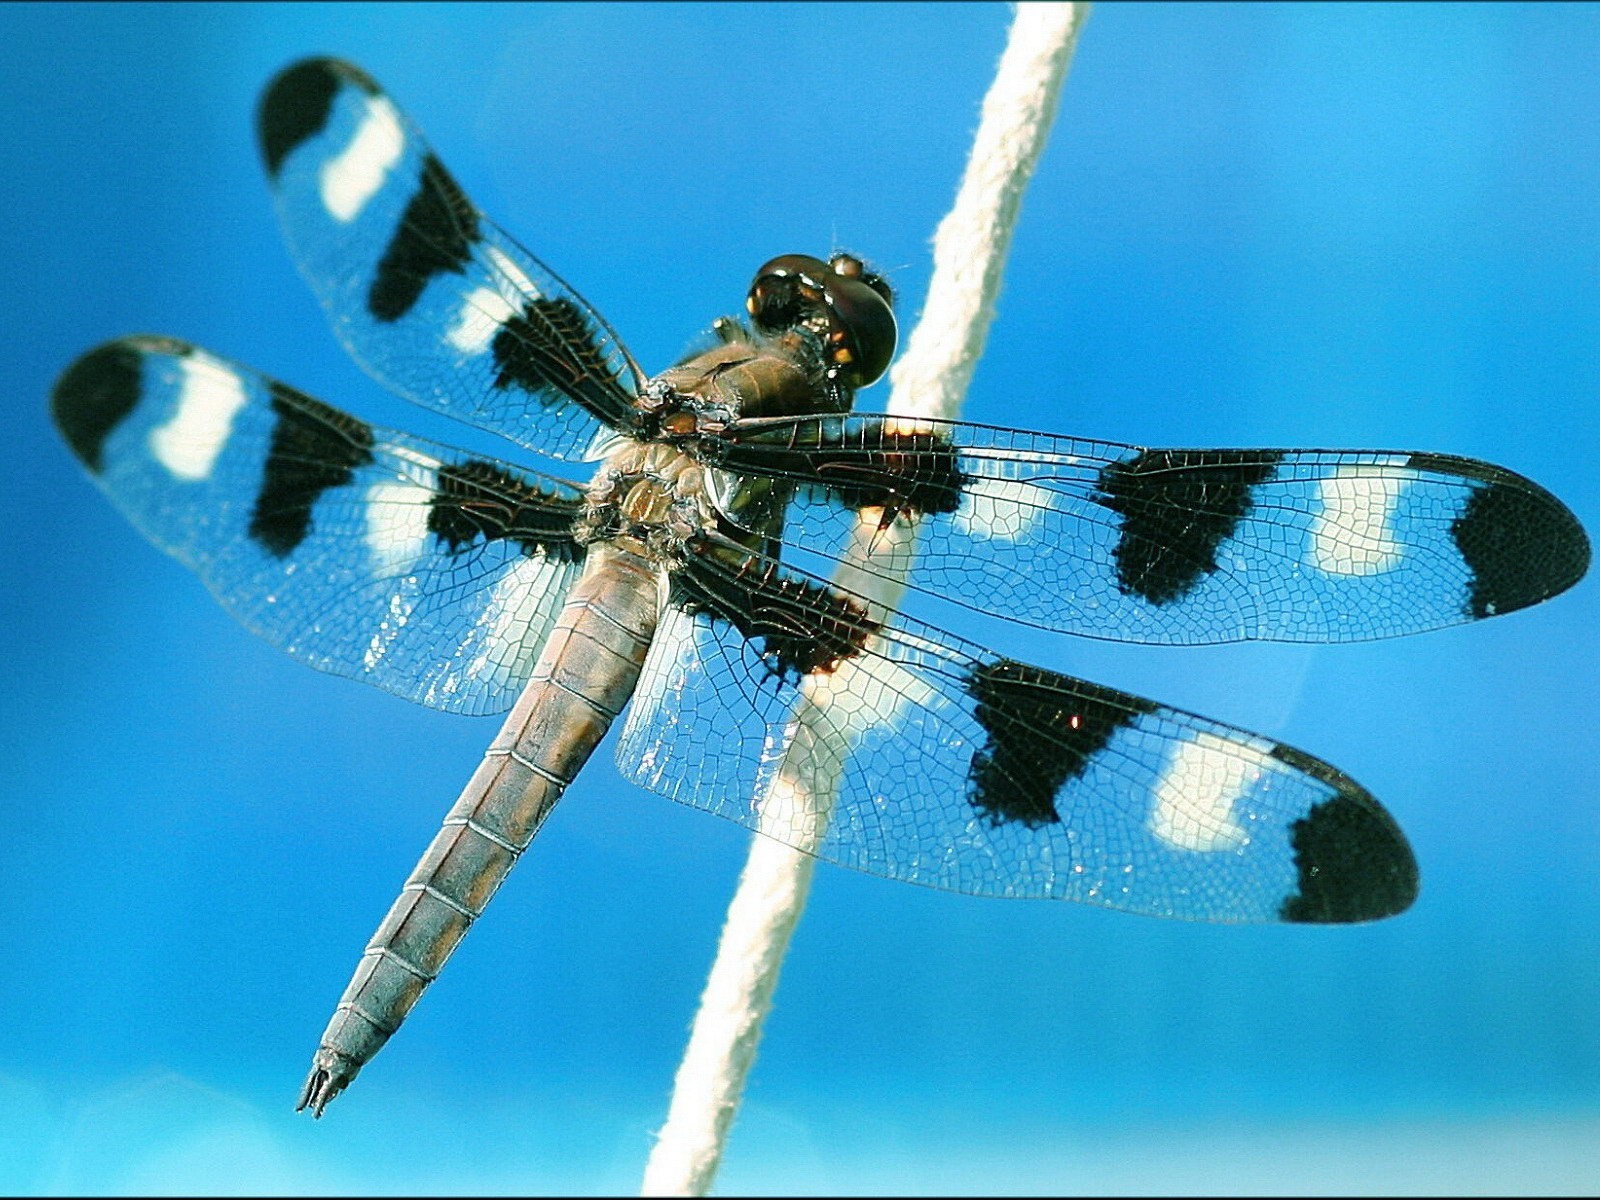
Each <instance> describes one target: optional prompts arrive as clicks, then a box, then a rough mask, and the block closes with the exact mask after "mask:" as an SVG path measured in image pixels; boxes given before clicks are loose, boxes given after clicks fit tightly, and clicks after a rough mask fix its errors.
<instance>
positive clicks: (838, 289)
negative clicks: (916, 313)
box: [828, 276, 900, 387]
mask: <svg viewBox="0 0 1600 1200" xmlns="http://www.w3.org/2000/svg"><path fill="white" fill-rule="evenodd" d="M828 311H829V316H830V325H831V328H830V329H829V332H828V349H829V352H830V354H829V358H830V362H831V364H832V366H833V368H834V370H835V371H836V372H837V373H838V374H839V375H840V376H842V377H843V378H844V380H845V382H847V383H848V384H850V386H851V387H866V386H867V385H868V384H869V383H876V382H877V381H878V380H879V379H880V378H881V377H882V375H883V373H884V372H885V371H887V370H888V369H889V363H890V361H891V360H892V359H893V358H894V348H895V343H896V342H897V341H898V340H899V336H900V333H899V328H898V327H897V326H896V324H895V320H894V309H892V308H890V307H889V301H888V300H886V299H885V298H884V297H883V296H882V295H880V294H879V293H878V291H877V289H876V288H873V287H872V286H871V285H870V284H868V283H866V282H865V281H863V280H860V279H845V278H842V277H839V276H835V277H834V281H833V284H832V286H830V287H829V288H828Z"/></svg>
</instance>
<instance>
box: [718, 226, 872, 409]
mask: <svg viewBox="0 0 1600 1200" xmlns="http://www.w3.org/2000/svg"><path fill="white" fill-rule="evenodd" d="M747 307H748V308H749V310H750V317H751V320H752V321H753V322H754V323H755V326H756V328H757V329H760V330H761V331H763V332H765V333H781V332H783V331H784V330H787V329H794V328H797V327H803V328H808V329H810V330H811V332H813V333H815V334H816V335H817V336H818V337H820V338H821V339H822V342H823V353H824V354H825V356H826V358H827V364H828V374H829V375H830V376H831V377H833V378H836V379H839V380H841V381H842V382H844V383H846V384H848V385H849V386H851V387H866V386H867V385H868V384H869V383H873V382H875V381H876V380H877V379H879V378H880V377H881V376H882V375H883V373H884V372H885V371H886V370H888V369H889V363H890V361H891V360H892V359H893V358H894V350H895V343H896V341H897V340H898V336H899V331H898V329H897V327H896V325H895V319H894V309H893V308H892V307H891V304H890V296H889V286H888V284H887V283H885V282H884V281H883V280H882V278H881V277H880V276H877V275H875V274H872V273H871V272H869V271H867V270H866V268H865V267H864V266H863V265H862V263H861V260H860V259H858V258H855V257H854V256H852V255H843V254H841V255H835V256H834V258H833V261H832V262H827V263H825V262H823V261H822V260H821V259H817V258H812V257H811V256H810V255H807V254H785V255H782V256H781V257H778V258H775V259H773V260H772V261H771V262H769V263H766V264H765V265H764V266H762V268H761V269H760V270H759V271H757V272H756V278H755V282H754V283H752V284H751V285H750V298H749V300H748V302H747Z"/></svg>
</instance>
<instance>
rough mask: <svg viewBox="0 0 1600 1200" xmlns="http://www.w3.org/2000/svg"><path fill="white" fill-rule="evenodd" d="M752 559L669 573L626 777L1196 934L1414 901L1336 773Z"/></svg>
mask: <svg viewBox="0 0 1600 1200" xmlns="http://www.w3.org/2000/svg"><path fill="white" fill-rule="evenodd" d="M866 613H867V610H866V609H865V608H864V607H863V606H862V604H861V603H859V602H858V601H855V600H853V599H852V598H850V597H849V595H848V594H847V593H842V592H839V591H837V590H835V589H832V588H831V587H829V586H828V585H826V584H824V583H823V582H822V581H820V580H818V579H816V578H813V577H810V576H806V575H804V574H802V573H799V572H795V571H792V570H788V569H786V568H784V567H782V566H780V565H778V564H777V563H776V562H774V561H772V560H761V559H758V558H755V557H752V558H750V559H748V560H747V561H745V562H743V563H738V564H733V565H729V564H728V563H726V562H724V561H721V560H720V559H718V558H717V557H716V556H714V555H706V554H696V555H694V556H693V557H692V558H691V561H690V563H689V564H688V565H687V566H686V567H685V568H683V570H681V571H680V572H679V573H678V575H677V577H676V592H675V595H674V597H673V600H672V602H671V603H670V604H669V606H668V607H667V609H666V611H665V613H664V616H663V620H662V624H661V627H660V629H659V631H658V633H657V635H656V641H655V643H654V645H653V646H652V648H651V650H650V655H649V659H648V661H647V662H646V664H645V669H644V675H643V677H642V679H641V681H640V686H639V690H638V692H637V694H636V697H635V699H634V702H633V707H632V710H631V711H630V713H629V715H628V719H627V724H626V726H625V728H624V731H623V734H622V741H621V744H620V746H619V748H618V752H617V756H618V760H619V762H620V764H621V768H622V771H623V773H624V774H626V775H628V776H629V777H630V778H632V779H633V780H634V782H636V783H639V784H640V785H642V786H644V787H647V788H651V789H653V790H655V791H659V792H662V793H664V794H666V795H668V796H671V797H673V798H674V799H676V800H679V801H681V802H683V803H685V804H689V805H692V806H694V807H697V808H703V809H706V810H707V811H710V812H714V813H717V814H718V815H720V816H724V817H727V818H729V819H730V820H733V821H737V822H738V823H740V824H741V825H745V826H747V827H749V828H751V829H754V830H757V831H759V832H761V833H763V834H766V835H767V836H769V837H773V838H776V839H777V840H778V841H781V842H784V843H786V844H787V845H790V846H793V847H795V848H797V849H800V850H803V851H806V852H807V853H811V854H814V855H816V856H818V857H820V858H824V859H827V860H829V861H832V862H836V863H840V864H842V865H844V866H849V867H854V868H857V869H859V870H863V871H869V872H871V873H873V874H877V875H883V876H887V877H889V878H892V879H902V880H906V881H908V882H912V883H920V884H926V885H930V886H933V887H940V888H949V889H953V890H956V891H962V892H973V893H980V894H985V895H997V896H1029V897H1044V898H1051V899H1066V900H1079V901H1084V902H1087V903H1092V904H1101V905H1105V906H1107V907H1111V908H1119V909H1125V910H1128V911H1133V912H1141V913H1147V914H1152V915H1157V916H1166V917H1179V918H1185V919H1190V920H1205V921H1305V922H1344V921H1363V920H1369V919H1373V918H1376V917H1382V916H1386V915H1389V914H1391V913H1395V912H1399V911H1401V910H1402V909H1404V908H1405V907H1406V906H1407V905H1409V904H1410V903H1411V901H1412V899H1413V898H1414V896H1415V894H1416V888H1417V872H1416V864H1415V861H1414V859H1413V858H1412V855H1411V851H1410V849H1409V848H1408V846H1407V845H1406V842H1405V839H1404V837H1403V836H1402V835H1401V833H1400V831H1399V829H1398V828H1397V827H1396V826H1395V824H1394V822H1393V820H1392V819H1391V818H1390V817H1389V815H1388V814H1387V813H1386V812H1385V811H1384V810H1383V809H1382V808H1381V807H1379V806H1378V804H1377V803H1376V802H1375V801H1374V800H1373V799H1372V797H1371V796H1370V795H1368V794H1367V792H1366V791H1364V790H1363V789H1362V788H1361V787H1360V786H1359V785H1357V784H1356V783H1355V782H1354V781H1352V780H1351V779H1349V778H1348V777H1347V776H1345V775H1344V774H1342V773H1341V772H1339V771H1338V770H1336V769H1334V768H1333V767H1330V766H1328V765H1327V764H1326V763H1323V762H1320V761H1318V760H1316V759H1314V758H1311V757H1310V756H1309V755H1306V754H1303V753H1301V752H1300V751H1298V750H1295V749H1293V748H1291V747H1288V746H1284V745H1281V744H1278V743H1275V742H1273V741H1270V740H1268V739H1266V738H1262V737H1257V736H1254V735H1252V734H1249V733H1245V732H1243V731H1241V730H1238V729H1232V728H1229V727H1228V726H1226V725H1221V724H1218V723H1216V722H1214V721H1207V720H1205V719H1203V718H1200V717H1195V716H1191V715H1189V714H1187V713H1183V712H1178V711H1176V710H1174V709H1170V708H1166V707H1163V706H1161V705H1159V704H1155V703H1152V702H1150V701H1147V700H1141V699H1139V698H1137V697H1134V696H1130V695H1126V694H1124V693H1121V692H1117V691H1114V690H1112V689H1110V688H1105V687H1099V686H1097V685H1095V684H1092V683H1087V682H1085V681H1083V680H1080V679H1073V678H1070V677H1068V676H1065V675H1060V674H1057V673H1055V672H1053V671H1047V670H1044V669H1042V668H1039V667H1033V666H1028V665H1026V664H1024V663H1019V662H1015V661H1013V660H1010V659H1006V658H1002V657H1000V656H997V655H994V654H991V653H989V652H987V651H984V650H982V649H980V648H978V647H975V646H971V645H967V644H963V643H961V642H958V641H956V640H954V639H953V638H951V637H949V636H948V635H945V634H942V633H940V632H938V631H937V630H934V629H930V628H928V627H926V626H922V625H918V624H916V623H913V622H911V621H908V620H905V619H903V618H900V617H895V618H894V619H893V620H892V622H891V623H889V624H887V625H884V624H879V623H877V622H875V621H874V620H872V619H870V618H869V617H868V616H867V615H866Z"/></svg>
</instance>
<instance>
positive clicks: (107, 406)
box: [50, 334, 194, 475]
mask: <svg viewBox="0 0 1600 1200" xmlns="http://www.w3.org/2000/svg"><path fill="white" fill-rule="evenodd" d="M193 350H194V347H193V346H191V345H190V344H189V343H188V342H183V341H180V340H178V339H177V338H171V337H165V336H163V335H160V334H134V335H131V336H128V337H120V338H113V339H112V340H111V341H108V342H102V343H101V344H100V345H98V346H95V347H94V348H93V349H91V350H86V351H85V352H84V353H82V354H80V355H79V356H78V357H77V358H76V359H74V360H73V361H72V362H71V363H70V364H69V365H68V366H67V369H66V370H64V371H63V372H62V373H61V375H60V377H59V378H58V379H57V380H56V382H55V386H54V387H52V388H51V389H50V415H51V418H52V419H53V420H54V421H55V425H56V428H57V429H58V430H60V431H61V436H62V437H63V438H65V439H66V442H67V445H68V446H70V447H71V448H72V452H73V453H74V454H75V455H77V457H78V460H79V461H80V462H82V463H83V465H84V466H85V467H87V468H88V469H89V471H90V472H91V473H93V474H96V475H98V474H99V473H100V472H101V470H102V469H103V467H104V465H105V464H104V452H105V444H106V439H107V438H109V437H110V436H111V434H112V432H113V431H114V430H115V429H116V427H117V426H118V425H120V424H121V423H122V421H123V420H124V419H125V418H126V417H127V416H128V414H129V413H131V412H132V411H133V409H134V407H135V406H136V405H137V404H138V402H139V397H140V395H141V393H142V391H143V387H144V385H143V366H142V363H143V360H144V359H145V358H146V357H148V356H149V355H152V354H164V355H170V356H173V357H182V356H184V355H187V354H190V353H192V352H193Z"/></svg>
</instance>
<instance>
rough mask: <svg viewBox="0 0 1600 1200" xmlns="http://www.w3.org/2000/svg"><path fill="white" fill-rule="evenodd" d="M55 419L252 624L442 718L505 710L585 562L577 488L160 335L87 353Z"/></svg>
mask: <svg viewBox="0 0 1600 1200" xmlns="http://www.w3.org/2000/svg"><path fill="white" fill-rule="evenodd" d="M52 407H53V411H54V415H55V420H56V424H57V426H58V427H59V428H60V430H61V432H62V434H63V435H64V436H65V438H66V440H67V442H68V443H69V444H70V445H71V447H72V449H73V451H74V452H75V453H76V454H77V456H78V458H79V459H80V460H81V461H82V462H83V464H84V465H85V466H86V467H87V468H88V470H89V472H90V474H91V475H92V476H93V477H94V479H95V482H96V483H98V484H99V485H100V487H101V488H102V489H103V490H104V491H105V492H106V494H107V495H109V496H110V497H111V499H112V501H113V502H114V503H115V504H116V505H117V506H118V507H119V508H121V509H122V511H123V512H124V513H126V514H127V516H128V518H129V519H130V520H131V521H132V522H133V523H134V524H135V525H136V526H138V528H139V529H140V530H141V531H142V532H143V533H144V534H145V535H146V536H147V537H149V538H150V539H151V540H152V541H154V542H155V543H156V544H157V545H159V546H161V547H162V548H163V549H165V550H167V551H168V552H169V553H171V554H173V555H174V556H175V557H177V558H178V559H179V560H180V561H182V562H183V563H185V564H186V565H187V566H189V567H190V568H192V569H193V570H194V571H196V572H197V573H198V574H199V575H200V577H201V579H203V580H204V581H205V583H206V585H207V586H208V587H209V588H210V589H211V590H212V592H213V593H215V595H216V596H217V598H218V599H219V600H220V601H221V602H222V604H223V606H224V607H225V608H227V609H228V611H229V612H231V613H232V614H233V615H234V616H235V617H237V618H238V619H239V620H240V621H241V622H243V623H244V625H245V626H246V627H248V628H249V629H251V630H252V631H254V632H255V633H258V634H260V635H261V636H262V637H264V638H266V639H267V640H268V641H270V642H272V643H274V644H275V645H278V646H281V647H282V648H283V649H285V650H287V651H288V652H289V653H290V654H292V655H293V656H294V657H296V658H298V659H300V660H301V661H303V662H307V663H310V664H311V665H312V666H314V667H318V668H320V669H321V670H324V671H331V672H333V673H335V674H338V675H347V676H351V677H353V678H356V679H361V680H365V681H366V682H368V683H373V684H376V685H377V686H379V687H382V688H385V689H387V690H389V691H391V692H395V693H396V694H398V695H401V696H404V697H406V698H407V699H409V700H414V701H417V702H418V703H421V704H426V705H429V706H431V707H434V708H441V709H447V710H450V711H454V712H465V713H485V712H495V711H499V710H501V709H504V708H507V707H509V706H510V705H511V703H512V702H513V701H514V700H515V698H516V695H517V692H518V691H519V690H520V687H521V684H522V682H523V681H524V680H525V679H526V678H527V677H528V675H529V674H530V673H531V671H532V667H533V659H534V657H535V656H536V655H537V653H538V650H539V647H540V646H541V645H542V643H543V641H544V639H545V636H546V634H547V633H548V632H549V629H550V627H551V625H552V623H553V621H554V619H555V616H556V614H557V612H558V611H559V609H560V607H561V602H562V599H563V597H564V596H565V594H566V591H567V589H568V587H569V585H570V584H571V582H572V581H573V579H574V578H575V577H576V575H577V573H578V571H579V570H580V569H581V566H582V549H581V547H579V546H578V545H577V543H576V542H575V541H574V540H573V537H572V523H573V520H574V519H575V517H576V515H577V513H578V510H579V506H580V501H581V493H580V492H579V491H578V489H576V488H574V487H573V486H572V485H570V484H567V483H564V482H562V481H559V480H555V479H550V478H547V477H542V476H535V475H533V474H531V473H528V472H523V471H519V470H517V469H515V468H511V467H509V466H506V465H505V464H503V463H497V462H494V461H492V460H488V459H483V458H477V457H473V456H471V455H468V454H466V453H465V452H463V451H458V450H452V449H450V448H448V447H445V446H439V445H435V444H431V443H429V442H425V441H423V440H421V439H419V438H412V437H406V436H404V435H400V434H395V433H390V432H387V431H384V430H379V429H376V428H374V427H373V426H370V425H367V424H366V423H365V422H362V421H359V420H357V419H356V418H354V417H352V416H349V415H348V414H346V413H342V412H340V411H338V410H337V409H333V408H330V407H328V406H327V405H325V404H322V403H320V402H318V401H316V400H313V399H311V398H310V397H308V396H304V395H302V394H301V393H299V392H296V391H295V390H294V389H292V388H289V387H286V386H285V385H283V384H281V383H277V382H275V381H273V380H270V379H267V378H266V377H264V376H262V375H259V374H256V373H255V372H253V371H250V370H248V369H246V368H244V367H240V366H238V365H236V364H234V363H230V362H228V361H226V360H224V359H221V358H218V357H216V356H214V355H211V354H208V353H207V352H205V351H204V350H200V349H197V348H195V347H193V346H190V345H187V344H186V343H183V342H179V341H175V340H173V339H170V338H158V337H135V338H125V339H122V340H120V341H114V342H109V343H107V344H105V345H103V346H101V347H99V348H97V349H95V350H92V351H90V352H89V353H88V354H85V355H84V356H83V357H82V358H80V359H78V361H77V362H75V363H74V364H73V365H72V366H71V367H69V368H68V369H67V371H66V372H65V373H64V374H63V375H62V377H61V379H60V381H59V382H58V383H57V384H56V387H55V391H54V394H53V397H52Z"/></svg>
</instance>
